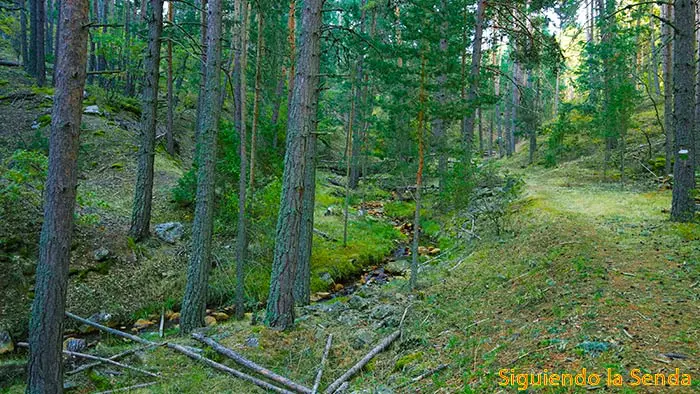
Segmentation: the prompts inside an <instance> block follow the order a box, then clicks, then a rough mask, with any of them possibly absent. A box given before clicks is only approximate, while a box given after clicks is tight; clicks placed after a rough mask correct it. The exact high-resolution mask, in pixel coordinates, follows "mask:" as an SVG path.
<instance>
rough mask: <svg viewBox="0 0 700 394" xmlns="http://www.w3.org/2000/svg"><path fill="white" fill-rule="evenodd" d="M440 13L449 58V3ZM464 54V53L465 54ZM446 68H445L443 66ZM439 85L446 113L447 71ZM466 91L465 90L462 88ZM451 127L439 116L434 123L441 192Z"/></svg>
mask: <svg viewBox="0 0 700 394" xmlns="http://www.w3.org/2000/svg"><path fill="white" fill-rule="evenodd" d="M440 12H441V13H442V14H443V18H444V21H443V23H442V24H440V43H439V45H440V47H439V50H440V53H441V54H442V56H447V49H448V42H447V29H448V27H449V25H448V22H447V13H448V12H449V11H448V10H447V1H446V0H441V2H440ZM463 53H464V52H463ZM442 67H444V66H442ZM437 83H438V93H437V104H438V106H440V107H441V108H440V110H441V111H444V110H445V109H444V106H445V103H446V102H447V89H446V86H445V85H446V84H447V73H446V71H445V69H444V68H443V69H441V70H440V75H438V77H437ZM462 90H464V88H462ZM447 126H449V125H448V124H447V121H446V119H443V117H442V116H438V117H436V118H435V119H433V121H432V131H433V136H434V137H435V145H436V149H437V160H438V179H439V181H438V182H439V189H440V191H442V190H445V176H446V173H447V152H445V151H446V146H445V145H446V141H445V129H446V128H447Z"/></svg>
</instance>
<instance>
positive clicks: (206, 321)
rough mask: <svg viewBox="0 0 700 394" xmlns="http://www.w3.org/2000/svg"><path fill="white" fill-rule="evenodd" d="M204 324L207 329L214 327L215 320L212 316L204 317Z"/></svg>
mask: <svg viewBox="0 0 700 394" xmlns="http://www.w3.org/2000/svg"><path fill="white" fill-rule="evenodd" d="M204 324H205V325H206V326H207V327H211V326H215V325H216V319H215V318H214V316H205V317H204Z"/></svg>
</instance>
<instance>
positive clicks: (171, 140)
mask: <svg viewBox="0 0 700 394" xmlns="http://www.w3.org/2000/svg"><path fill="white" fill-rule="evenodd" d="M174 12H175V5H174V4H173V2H172V1H169V2H168V22H170V25H171V26H172V24H173V22H174V21H175V15H174ZM167 56H168V76H167V78H168V80H167V89H168V92H167V95H168V96H167V101H168V116H167V120H166V124H165V140H166V143H165V149H166V150H167V151H168V154H169V155H171V156H174V155H175V134H174V133H175V132H174V130H173V128H174V122H175V93H174V89H173V41H172V39H170V38H168V53H167Z"/></svg>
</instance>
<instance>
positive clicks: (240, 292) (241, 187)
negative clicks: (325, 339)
mask: <svg viewBox="0 0 700 394" xmlns="http://www.w3.org/2000/svg"><path fill="white" fill-rule="evenodd" d="M248 10H249V8H248V1H247V0H241V2H240V11H241V25H242V26H243V30H242V34H241V35H240V36H239V37H238V38H239V39H240V40H241V42H240V47H241V48H243V50H242V51H241V56H240V67H241V69H240V72H239V73H238V77H239V78H240V81H239V82H238V87H239V89H240V104H239V107H238V108H235V110H236V111H237V112H239V114H238V116H239V121H240V125H239V128H238V139H239V147H240V150H239V155H240V156H239V159H240V164H239V173H238V229H237V232H236V233H237V234H236V318H238V319H242V318H243V315H244V314H245V309H244V308H245V304H244V301H245V287H244V282H245V262H246V255H247V251H248V250H247V249H248V239H247V234H246V222H247V217H246V187H247V183H246V182H247V180H248V177H247V172H248V163H247V153H246V138H247V131H246V90H247V89H246V75H245V71H246V68H247V66H248V56H247V51H246V44H247V41H248V40H247V37H246V36H247V33H246V30H247V29H246V26H247V25H248V18H249V15H248ZM234 38H236V37H234Z"/></svg>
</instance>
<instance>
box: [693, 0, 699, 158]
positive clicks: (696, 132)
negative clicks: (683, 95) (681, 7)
mask: <svg viewBox="0 0 700 394" xmlns="http://www.w3.org/2000/svg"><path fill="white" fill-rule="evenodd" d="M695 7H696V8H695V23H696V24H697V23H700V7H699V6H698V5H697V4H696V5H695ZM695 45H696V48H695V50H696V53H697V54H698V60H700V30H697V31H696V32H695ZM695 74H696V85H695V119H694V121H695V130H694V131H693V146H694V148H695V149H694V150H693V153H694V155H693V156H694V160H695V161H694V163H695V169H698V168H700V61H698V62H697V63H696V69H695Z"/></svg>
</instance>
